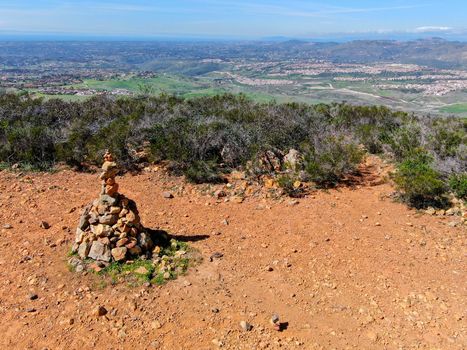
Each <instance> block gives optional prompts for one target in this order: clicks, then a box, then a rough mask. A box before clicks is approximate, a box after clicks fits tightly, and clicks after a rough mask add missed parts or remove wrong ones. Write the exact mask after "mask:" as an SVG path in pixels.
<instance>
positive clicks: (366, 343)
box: [0, 170, 467, 350]
mask: <svg viewBox="0 0 467 350" xmlns="http://www.w3.org/2000/svg"><path fill="white" fill-rule="evenodd" d="M117 181H118V182H119V184H120V191H121V192H122V193H124V194H125V195H126V196H128V197H129V198H132V199H134V200H136V202H137V204H138V208H139V210H140V215H141V218H142V222H143V223H144V225H145V226H146V227H150V228H160V229H164V230H166V231H168V232H169V233H172V234H175V235H177V236H183V237H184V238H185V239H188V240H191V242H190V245H192V246H193V247H195V248H197V249H198V250H199V251H200V252H201V254H202V255H203V257H204V261H203V262H202V263H201V264H200V265H198V266H196V267H195V268H192V269H191V270H190V271H189V273H188V275H186V276H182V277H180V278H179V279H177V280H175V281H171V282H169V283H168V284H166V285H164V286H161V287H158V286H155V287H144V286H140V287H133V288H131V287H129V286H126V285H123V284H119V285H116V286H111V285H108V286H104V285H102V283H100V282H101V280H100V277H99V276H96V275H93V274H90V273H89V274H87V275H84V276H83V275H80V274H77V273H73V272H70V271H69V270H68V268H67V264H66V261H67V252H68V251H69V249H70V246H71V242H72V241H73V238H74V228H75V227H76V224H77V221H78V218H79V215H80V208H81V207H83V206H84V205H85V204H87V203H88V202H89V201H91V200H92V199H93V198H94V197H96V195H97V194H98V192H99V184H98V181H97V180H96V175H95V174H78V173H74V172H72V171H68V170H65V171H60V172H58V173H55V174H32V175H27V176H24V175H23V176H18V175H17V174H15V173H11V172H0V192H1V197H0V208H1V211H0V228H1V227H2V226H3V225H5V224H11V225H12V228H11V229H5V228H3V229H2V230H1V233H0V317H1V322H0V332H1V334H2V336H1V337H0V348H1V349H132V350H133V349H215V348H218V347H222V348H224V349H277V348H282V349H465V348H466V347H467V322H466V316H467V314H466V310H467V302H466V300H467V299H466V295H467V293H466V287H467V283H466V276H465V273H466V267H467V265H466V260H465V258H466V248H465V247H466V245H465V243H466V240H465V238H466V231H467V230H466V227H467V226H465V225H464V226H460V227H454V228H453V227H449V226H448V225H447V224H448V222H450V221H452V220H454V219H455V218H453V217H435V216H428V215H424V214H419V213H417V212H416V211H414V210H411V209H409V208H407V207H406V206H405V205H403V204H399V203H395V202H393V201H392V200H391V199H389V198H388V197H387V195H389V194H390V193H391V192H392V191H393V189H392V188H391V187H390V186H389V185H388V184H378V185H376V186H372V187H370V186H357V187H356V188H353V189H352V188H342V189H339V190H331V191H328V192H325V191H319V192H316V193H314V194H313V195H309V196H307V198H303V199H300V200H299V203H298V204H295V205H292V204H291V203H290V202H289V200H288V199H286V200H284V201H277V200H273V199H264V198H261V197H254V196H252V197H248V198H247V199H246V200H245V201H244V202H243V203H234V202H224V201H223V200H221V201H216V199H215V198H213V197H212V196H209V195H201V194H200V193H199V188H200V187H201V188H205V187H206V186H200V187H198V190H196V191H195V190H194V187H193V186H191V185H186V184H184V183H183V182H182V181H181V180H180V179H174V178H170V177H167V176H165V175H162V174H161V173H160V172H154V173H143V174H141V175H136V176H132V175H125V176H124V177H120V178H117ZM376 183H377V182H376ZM167 189H169V190H171V191H172V193H173V194H174V195H175V198H174V199H165V198H164V197H163V195H162V193H163V191H166V190H167ZM225 219H227V221H228V225H226V224H225V223H224V222H223V221H224V220H225ZM41 220H44V221H47V222H48V223H49V224H50V225H51V228H50V229H48V230H45V229H43V228H41V227H39V224H40V222H41ZM215 233H218V234H215ZM215 252H220V253H222V254H223V257H222V258H220V259H214V260H213V261H212V262H210V260H209V257H210V256H211V255H212V254H213V253H215ZM268 267H271V268H272V271H268ZM31 292H33V293H36V294H37V295H38V299H37V300H30V299H29V297H28V295H29V294H30V293H31ZM99 305H102V306H104V307H105V308H106V309H107V310H108V311H109V313H108V314H107V315H106V316H103V317H97V316H95V315H94V313H93V312H94V310H95V308H96V307H97V306H99ZM31 309H35V311H33V310H31ZM216 309H218V312H216V311H217V310H216ZM273 313H277V314H278V315H279V316H280V320H281V322H286V323H288V325H287V329H285V330H283V331H282V332H277V331H275V330H274V329H273V328H272V327H271V325H270V323H269V319H270V317H271V316H272V314H273ZM242 320H244V321H247V322H249V323H251V324H252V325H253V329H252V330H251V331H249V332H246V331H243V330H242V329H241V328H240V326H239V322H240V321H242ZM71 323H72V324H71Z"/></svg>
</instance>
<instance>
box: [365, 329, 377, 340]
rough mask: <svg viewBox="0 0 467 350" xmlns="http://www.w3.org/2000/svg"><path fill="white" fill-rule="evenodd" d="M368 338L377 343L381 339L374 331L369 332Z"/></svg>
mask: <svg viewBox="0 0 467 350" xmlns="http://www.w3.org/2000/svg"><path fill="white" fill-rule="evenodd" d="M366 336H367V338H368V339H370V340H371V341H372V342H377V341H378V339H379V335H378V333H376V332H373V331H369V332H368V333H367V334H366Z"/></svg>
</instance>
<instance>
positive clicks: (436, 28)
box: [415, 26, 454, 33]
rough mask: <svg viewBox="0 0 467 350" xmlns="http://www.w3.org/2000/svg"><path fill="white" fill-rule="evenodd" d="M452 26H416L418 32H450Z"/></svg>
mask: <svg viewBox="0 0 467 350" xmlns="http://www.w3.org/2000/svg"><path fill="white" fill-rule="evenodd" d="M453 29H454V28H452V27H442V26H424V27H418V28H415V32H416V33H426V32H449V31H451V30H453Z"/></svg>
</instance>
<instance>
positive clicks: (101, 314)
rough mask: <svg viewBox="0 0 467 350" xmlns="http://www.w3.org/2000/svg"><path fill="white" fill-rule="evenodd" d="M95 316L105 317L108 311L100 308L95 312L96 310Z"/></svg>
mask: <svg viewBox="0 0 467 350" xmlns="http://www.w3.org/2000/svg"><path fill="white" fill-rule="evenodd" d="M94 314H95V315H96V316H104V315H106V314H107V309H106V308H105V307H103V306H98V307H97V308H96V309H95V310H94Z"/></svg>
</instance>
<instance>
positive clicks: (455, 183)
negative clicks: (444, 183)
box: [449, 173, 467, 201]
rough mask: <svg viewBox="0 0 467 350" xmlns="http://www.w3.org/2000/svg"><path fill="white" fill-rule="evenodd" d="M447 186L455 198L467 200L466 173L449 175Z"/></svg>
mask: <svg viewBox="0 0 467 350" xmlns="http://www.w3.org/2000/svg"><path fill="white" fill-rule="evenodd" d="M449 187H450V189H451V191H452V192H453V193H454V194H455V195H456V197H457V198H459V199H463V200H464V201H467V173H461V174H453V175H451V177H450V178H449Z"/></svg>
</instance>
